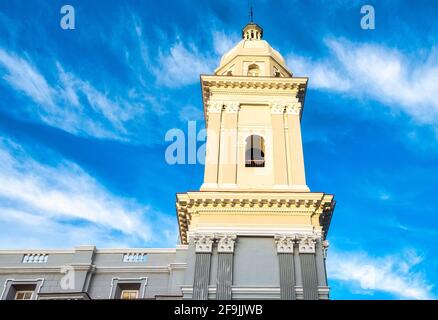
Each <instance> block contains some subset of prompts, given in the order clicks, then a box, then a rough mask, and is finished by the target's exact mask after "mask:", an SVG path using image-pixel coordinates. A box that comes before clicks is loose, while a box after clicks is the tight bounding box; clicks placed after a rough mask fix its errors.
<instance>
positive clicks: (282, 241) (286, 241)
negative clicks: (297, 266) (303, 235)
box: [275, 236, 295, 253]
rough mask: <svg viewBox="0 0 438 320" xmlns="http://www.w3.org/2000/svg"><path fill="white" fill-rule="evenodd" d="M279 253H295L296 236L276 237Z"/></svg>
mask: <svg viewBox="0 0 438 320" xmlns="http://www.w3.org/2000/svg"><path fill="white" fill-rule="evenodd" d="M275 243H276V244H277V253H293V252H294V243H295V236H276V237H275Z"/></svg>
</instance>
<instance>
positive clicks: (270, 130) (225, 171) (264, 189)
mask: <svg viewBox="0 0 438 320" xmlns="http://www.w3.org/2000/svg"><path fill="white" fill-rule="evenodd" d="M201 86H202V95H203V103H204V113H205V120H206V125H207V147H206V163H205V175H204V183H203V184H202V186H201V189H200V191H198V192H188V193H183V194H178V195H177V214H178V221H179V227H180V237H181V242H182V243H189V242H190V241H191V240H192V239H193V241H195V242H196V244H197V247H196V248H197V252H203V251H202V250H203V249H202V248H204V249H205V250H206V251H207V252H208V251H209V250H210V251H211V250H212V249H211V248H212V245H213V243H215V242H217V243H219V244H220V243H221V237H223V236H224V235H225V236H228V237H229V238H228V239H234V240H230V241H231V242H232V245H233V246H234V242H235V241H236V240H235V239H238V238H239V237H242V236H243V237H248V236H250V237H251V236H253V237H273V238H275V239H277V242H278V241H280V240H278V239H283V241H286V242H284V243H288V241H289V243H291V244H292V246H294V245H297V246H298V242H299V241H300V239H307V240H303V242H302V243H304V241H308V239H311V240H310V242H312V241H313V242H315V241H316V240H318V239H319V241H320V243H322V242H323V241H324V240H325V237H326V233H327V230H328V226H329V223H330V218H331V216H332V213H333V209H334V200H333V196H332V195H327V194H324V193H320V192H310V190H309V188H308V186H307V184H306V178H305V170H304V158H303V149H302V139H301V123H300V122H301V116H302V113H303V104H304V97H305V93H306V88H307V78H300V77H293V74H292V72H291V71H290V70H289V69H288V67H287V66H286V63H285V60H284V58H283V57H282V56H281V55H280V53H278V52H277V51H276V50H274V49H273V48H272V47H271V46H270V45H269V43H268V42H266V41H265V40H263V30H262V28H261V27H259V26H258V25H257V24H254V23H249V24H248V25H247V26H246V27H245V28H244V29H243V30H242V40H241V41H240V42H239V43H238V44H237V45H236V46H235V47H234V48H233V49H231V50H230V51H229V52H228V53H226V54H225V55H224V56H223V57H222V59H221V62H220V66H219V67H218V68H217V69H216V70H215V74H214V75H202V76H201ZM221 235H222V236H221ZM200 239H201V240H200ZM199 243H202V244H199ZM236 245H238V240H237V242H236ZM297 248H304V247H303V245H302V246H301V247H299V246H298V247H297ZM199 250H200V251H199ZM303 250H304V249H303ZM195 281H196V280H195ZM198 298H199V297H198Z"/></svg>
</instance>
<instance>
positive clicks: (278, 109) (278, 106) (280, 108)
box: [271, 102, 286, 114]
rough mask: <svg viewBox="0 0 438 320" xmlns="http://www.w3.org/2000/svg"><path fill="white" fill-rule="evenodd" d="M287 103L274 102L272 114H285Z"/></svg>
mask: <svg viewBox="0 0 438 320" xmlns="http://www.w3.org/2000/svg"><path fill="white" fill-rule="evenodd" d="M285 106H286V104H285V103H281V102H278V103H273V104H271V114H283V113H284V109H285Z"/></svg>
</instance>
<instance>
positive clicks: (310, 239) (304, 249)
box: [298, 235, 316, 253]
mask: <svg viewBox="0 0 438 320" xmlns="http://www.w3.org/2000/svg"><path fill="white" fill-rule="evenodd" d="M315 244H316V236H315V235H303V236H300V237H299V238H298V250H299V252H300V253H315Z"/></svg>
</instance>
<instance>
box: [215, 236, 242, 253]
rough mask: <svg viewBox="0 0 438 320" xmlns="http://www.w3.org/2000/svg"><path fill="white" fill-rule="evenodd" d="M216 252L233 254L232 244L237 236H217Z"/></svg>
mask: <svg viewBox="0 0 438 320" xmlns="http://www.w3.org/2000/svg"><path fill="white" fill-rule="evenodd" d="M217 238H218V244H217V251H218V252H220V253H230V252H231V253H232V252H234V243H235V242H236V238H237V236H236V235H235V234H225V235H218V236H217Z"/></svg>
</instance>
